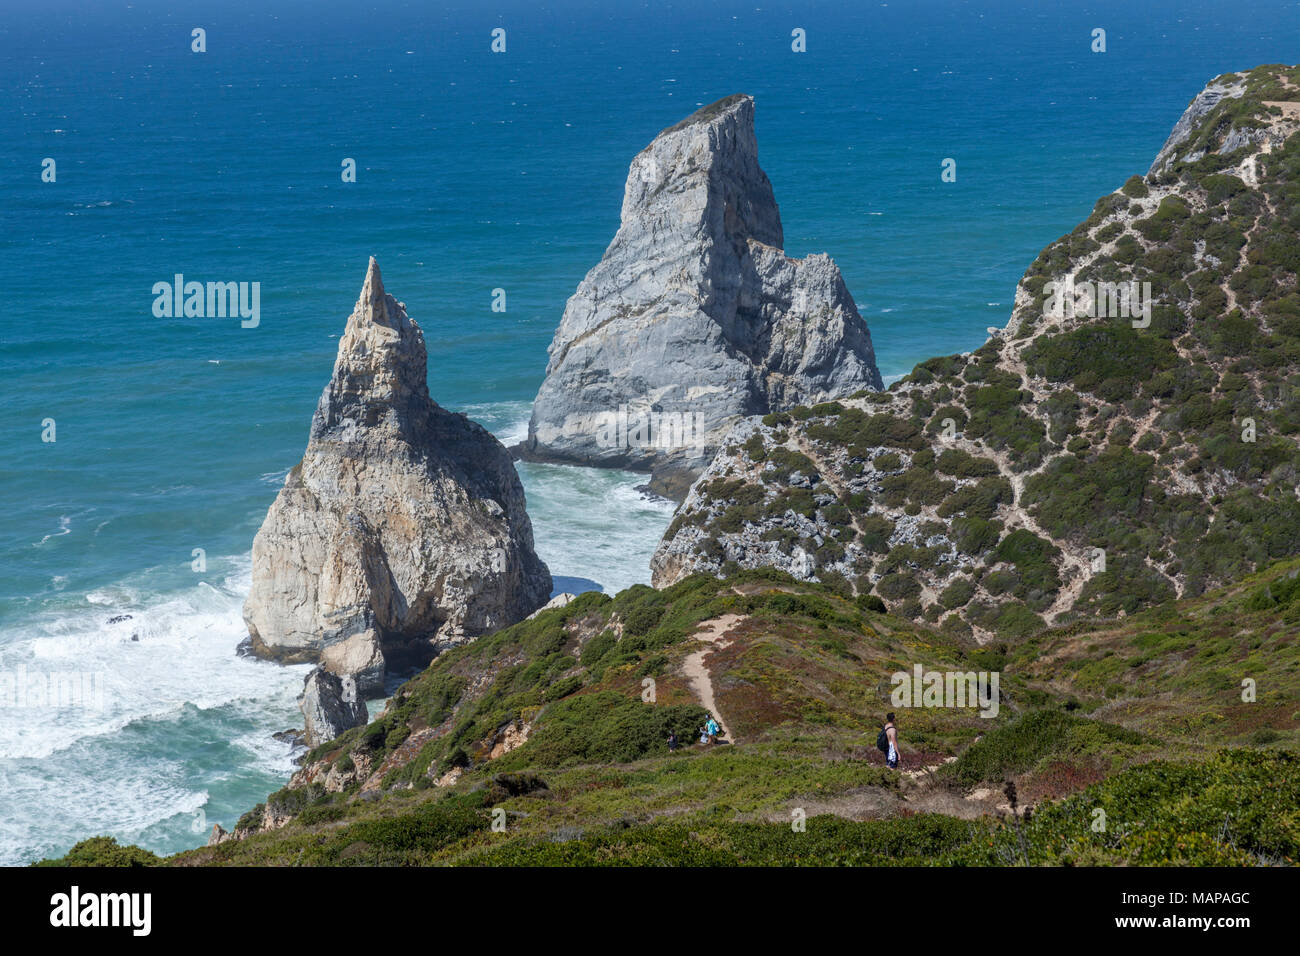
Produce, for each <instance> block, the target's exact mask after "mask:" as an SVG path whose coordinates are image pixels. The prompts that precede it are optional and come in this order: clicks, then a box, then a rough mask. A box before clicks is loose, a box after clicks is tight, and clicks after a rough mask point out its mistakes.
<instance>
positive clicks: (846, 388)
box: [521, 94, 881, 497]
mask: <svg viewBox="0 0 1300 956" xmlns="http://www.w3.org/2000/svg"><path fill="white" fill-rule="evenodd" d="M783 245H784V237H783V235H782V231H781V217H780V213H779V211H778V209H777V205H776V199H775V197H774V196H773V194H772V185H771V183H770V182H769V181H768V179H767V176H766V175H765V174H764V173H763V170H762V169H761V168H759V165H758V145H757V141H756V140H755V136H754V101H753V100H752V99H751V98H750V97H748V96H744V95H739V94H737V95H735V96H730V97H727V98H726V99H723V100H720V101H718V102H717V103H714V104H712V105H710V106H707V107H704V108H703V109H701V110H699V111H698V112H696V113H694V114H693V115H691V116H690V117H688V118H687V119H685V120H683V121H682V122H680V123H678V124H677V125H676V126H673V127H671V128H670V129H666V130H664V131H663V132H662V133H660V134H659V135H658V136H657V137H656V138H655V140H654V141H653V142H652V143H651V144H650V145H649V146H647V147H646V148H645V149H644V150H642V151H641V152H640V153H639V154H637V156H636V157H635V158H634V159H633V161H632V165H631V168H630V170H629V172H628V177H627V185H626V188H625V191H624V196H623V209H622V221H621V225H620V226H619V230H618V233H617V234H616V235H615V236H614V240H613V242H611V243H610V245H609V248H608V249H607V250H606V251H605V255H604V257H603V258H602V259H601V261H600V263H599V264H597V265H596V267H595V268H594V269H592V270H591V272H589V273H588V274H587V276H586V278H584V279H583V280H582V282H581V284H580V285H579V286H578V289H577V291H576V292H575V293H574V295H573V296H572V298H570V299H569V302H568V305H567V307H566V308H565V310H564V316H563V319H562V320H561V322H560V326H559V328H558V329H557V330H556V333H555V338H554V340H553V341H552V343H551V346H550V350H549V354H550V361H549V364H548V365H547V370H546V379H545V381H544V382H543V384H542V387H541V389H540V391H539V392H538V394H537V400H536V402H535V403H534V405H533V414H532V420H531V422H530V423H529V428H528V439H527V441H526V442H525V443H524V444H523V446H522V448H521V451H522V453H523V454H524V455H525V457H529V458H533V459H537V460H552V461H567V462H576V463H583V464H590V465H599V466H607V467H617V468H628V469H633V470H646V471H651V472H653V474H654V482H653V484H655V485H656V486H657V487H659V488H660V489H661V490H665V491H667V492H669V493H674V494H675V495H676V496H677V497H680V496H681V495H682V494H684V492H685V488H686V486H687V485H688V484H689V481H690V480H691V479H693V478H694V477H695V476H696V475H698V474H699V472H700V470H701V469H702V468H703V467H704V466H705V465H707V464H708V462H709V460H710V458H711V457H712V455H713V453H714V452H715V451H716V449H717V447H718V444H719V441H720V439H721V437H722V435H723V434H724V433H725V431H726V429H727V428H728V427H729V426H730V425H731V424H733V423H734V422H735V421H736V419H737V418H738V417H740V416H744V415H753V414H765V413H767V412H770V411H774V410H779V409H785V408H789V407H792V406H794V405H798V404H800V403H803V402H817V401H822V400H825V399H828V398H834V397H840V396H845V395H849V394H852V393H854V392H857V391H859V390H862V389H864V388H880V387H881V381H880V373H879V372H878V371H877V369H876V364H875V355H874V352H873V351H872V348H871V336H870V333H869V332H868V331H867V326H866V323H865V322H864V321H863V320H862V317H861V316H860V315H859V314H858V311H857V308H856V307H855V305H854V303H853V299H852V297H851V296H850V295H849V292H848V290H847V289H846V288H845V285H844V280H843V279H842V278H841V276H840V271H839V269H838V268H837V267H836V266H835V263H834V262H832V261H831V260H830V258H829V257H827V256H825V255H811V256H808V257H807V258H805V259H791V258H788V257H787V256H786V255H785V254H784V253H783V252H782V247H783Z"/></svg>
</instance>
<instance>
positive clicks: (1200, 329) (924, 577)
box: [653, 66, 1300, 641]
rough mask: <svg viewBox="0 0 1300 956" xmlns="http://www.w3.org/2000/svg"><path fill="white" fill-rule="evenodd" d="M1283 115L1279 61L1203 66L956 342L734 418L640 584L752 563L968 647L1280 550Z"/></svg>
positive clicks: (1188, 582) (1292, 172)
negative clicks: (998, 326)
mask: <svg viewBox="0 0 1300 956" xmlns="http://www.w3.org/2000/svg"><path fill="white" fill-rule="evenodd" d="M1297 128H1300V68H1295V67H1281V66H1268V67H1260V68H1258V69H1256V70H1252V71H1250V72H1249V73H1244V74H1228V75H1227V76H1224V77H1220V78H1218V79H1217V80H1215V81H1214V82H1213V83H1211V85H1210V87H1209V88H1208V89H1207V91H1206V92H1205V93H1203V94H1201V96H1198V97H1197V99H1196V100H1195V101H1193V103H1192V105H1191V106H1190V107H1189V108H1188V110H1187V113H1186V114H1185V115H1184V117H1183V119H1182V120H1180V122H1179V124H1178V126H1177V127H1176V128H1175V132H1174V134H1173V135H1172V136H1171V137H1170V141H1169V142H1168V143H1167V144H1166V146H1165V148H1164V149H1163V150H1162V151H1161V154H1160V156H1159V157H1158V159H1157V162H1156V163H1155V164H1153V167H1152V169H1151V171H1150V172H1148V174H1147V175H1146V176H1145V177H1141V176H1134V177H1132V178H1131V179H1129V180H1128V182H1126V183H1125V184H1124V185H1123V186H1122V188H1120V189H1118V190H1116V191H1115V192H1114V193H1112V194H1110V195H1108V196H1105V197H1103V198H1102V199H1101V200H1100V201H1099V202H1098V203H1097V205H1096V208H1095V209H1094V211H1093V213H1092V215H1091V216H1090V217H1089V218H1088V219H1087V220H1086V221H1085V222H1083V223H1081V224H1080V225H1079V226H1078V227H1077V228H1076V229H1075V230H1074V231H1073V232H1071V233H1070V234H1069V235H1067V236H1064V237H1062V238H1061V239H1060V240H1058V241H1057V242H1055V243H1053V244H1052V245H1050V246H1048V247H1047V248H1046V249H1045V250H1043V252H1042V253H1041V254H1040V255H1039V257H1038V258H1037V259H1036V260H1035V261H1034V263H1033V264H1032V265H1031V266H1030V267H1029V269H1028V270H1027V272H1026V273H1025V276H1024V278H1023V279H1022V280H1021V281H1020V283H1019V286H1018V288H1017V291H1016V304H1015V308H1014V311H1013V313H1012V315H1011V318H1010V321H1009V322H1008V324H1007V326H1006V328H1004V329H1002V330H1000V331H998V332H997V333H996V334H994V335H993V336H992V337H991V338H990V339H989V340H988V342H986V343H985V344H984V345H983V346H982V347H981V348H979V349H977V350H976V351H974V352H972V353H967V354H961V355H952V356H945V357H940V358H935V359H931V360H930V361H927V362H924V363H922V364H921V365H918V366H917V367H916V368H915V369H914V370H913V372H912V373H911V374H910V375H908V376H907V377H906V378H904V379H903V380H901V381H899V382H897V383H895V384H894V385H892V386H891V387H890V389H889V390H888V391H886V392H882V393H866V392H863V393H859V394H858V395H856V396H855V397H853V398H850V399H845V400H842V401H837V402H829V403H823V404H820V405H814V406H812V407H802V408H796V409H793V410H791V411H789V412H786V413H779V414H772V415H768V416H766V417H763V418H751V419H747V420H746V421H744V422H742V423H740V424H738V425H737V426H736V427H735V428H734V429H733V431H732V432H731V433H730V434H729V435H728V438H727V440H726V441H725V442H724V448H723V451H722V452H721V453H720V454H719V455H718V456H717V458H715V459H714V461H713V463H712V464H711V465H710V467H709V468H708V470H707V471H706V472H705V473H704V474H703V475H702V476H701V478H700V479H699V480H698V481H697V482H696V484H695V485H694V486H693V488H692V490H691V492H690V494H689V495H688V497H687V499H686V501H685V502H684V503H683V504H682V506H681V507H680V508H679V510H678V513H677V515H676V517H675V518H674V521H673V523H672V525H671V527H670V528H669V530H668V532H667V534H666V535H665V537H664V540H663V542H662V543H661V545H660V548H659V550H658V552H657V553H656V555H655V558H654V562H653V567H654V572H655V574H654V581H655V584H656V585H657V586H663V585H666V584H670V583H672V582H673V581H676V580H679V579H680V578H682V577H683V576H685V575H688V574H691V573H695V572H707V573H715V574H722V573H727V572H728V571H730V570H731V569H733V568H752V567H760V566H773V567H777V568H781V569H782V570H785V571H787V572H789V573H791V574H793V575H794V576H795V577H797V578H799V579H801V580H818V581H822V582H826V583H829V584H832V585H834V586H836V587H838V588H840V589H842V590H844V591H845V593H850V594H852V593H857V594H865V593H868V592H874V593H876V594H878V595H880V596H881V597H883V599H884V600H885V601H886V602H887V604H888V605H889V607H890V609H891V611H894V612H896V613H897V614H898V615H900V616H902V617H908V618H913V619H918V620H926V621H929V622H932V623H939V624H940V626H941V627H943V628H944V629H946V630H948V631H950V632H952V633H954V634H970V635H973V636H975V637H976V638H977V639H979V640H981V641H988V640H994V639H1005V638H1017V637H1023V636H1025V635H1027V634H1031V633H1033V632H1035V631H1038V630H1040V629H1041V628H1042V627H1043V626H1044V625H1045V624H1047V623H1064V622H1067V621H1069V620H1071V619H1072V618H1075V617H1077V616H1079V615H1080V614H1087V615H1104V616H1110V617H1115V616H1122V615H1125V614H1132V613H1133V612H1134V611H1136V610H1138V609H1139V608H1141V607H1145V606H1150V605H1153V604H1157V603H1159V602H1162V601H1166V600H1168V599H1170V598H1175V597H1194V596H1196V595H1199V594H1201V593H1203V592H1204V591H1205V590H1206V589H1207V588H1210V587H1213V586H1214V585H1216V584H1222V583H1227V582H1230V581H1233V580H1235V579H1237V578H1239V577H1240V576H1242V575H1243V574H1246V573H1248V572H1250V571H1252V570H1254V569H1256V568H1260V567H1264V566H1266V565H1267V564H1268V563H1269V562H1271V561H1274V560H1278V559H1280V558H1283V557H1286V556H1289V555H1292V554H1295V553H1297V550H1298V549H1300V500H1298V499H1297V485H1300V446H1297V441H1296V439H1297V434H1298V433H1300V389H1298V387H1297V386H1298V385H1300V379H1298V378H1297V371H1298V369H1300V293H1298V291H1297V272H1300V242H1298V241H1297V232H1298V231H1300V137H1296V136H1295V135H1294V133H1295V131H1296V129H1297ZM1050 283H1056V284H1057V285H1056V286H1055V287H1054V286H1053V285H1050ZM1065 283H1073V285H1072V287H1068V288H1070V289H1071V291H1072V293H1073V294H1067V295H1065V296H1062V295H1060V290H1061V289H1063V288H1067V287H1066V286H1065V285H1064V284H1065ZM1085 283H1098V284H1100V283H1111V284H1114V287H1112V288H1107V287H1104V286H1101V285H1097V286H1096V287H1095V288H1094V289H1093V290H1092V292H1091V294H1085V292H1084V290H1085V289H1087V286H1086V285H1085ZM1130 283H1136V286H1130ZM1144 284H1149V290H1150V298H1149V299H1147V298H1146V297H1145V296H1144V294H1143V290H1144ZM1130 289H1132V291H1134V292H1136V295H1135V296H1132V297H1130V298H1129V299H1128V300H1127V301H1125V300H1124V299H1122V298H1121V295H1122V294H1126V293H1127V292H1128V291H1129V290H1130ZM1145 306H1149V308H1146V307H1145Z"/></svg>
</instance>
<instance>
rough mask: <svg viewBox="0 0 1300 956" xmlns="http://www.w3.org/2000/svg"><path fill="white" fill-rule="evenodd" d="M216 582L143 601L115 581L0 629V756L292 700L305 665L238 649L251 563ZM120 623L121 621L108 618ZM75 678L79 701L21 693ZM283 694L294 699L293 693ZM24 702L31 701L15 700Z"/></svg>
mask: <svg viewBox="0 0 1300 956" xmlns="http://www.w3.org/2000/svg"><path fill="white" fill-rule="evenodd" d="M227 560H232V561H233V562H234V563H235V565H236V571H235V572H233V573H232V574H231V575H230V576H228V577H227V578H226V579H225V580H222V581H218V582H217V583H215V584H212V583H208V582H197V583H196V584H194V585H193V586H191V587H189V588H187V589H185V590H184V591H182V592H180V593H174V594H165V595H151V596H148V597H141V595H139V593H138V592H136V591H135V589H134V588H132V587H129V586H115V587H112V588H103V589H99V590H96V591H92V592H91V593H89V594H87V595H86V601H87V604H88V605H89V606H84V607H81V608H76V607H73V608H62V609H60V610H58V611H51V612H47V613H46V614H44V615H43V616H40V617H37V618H34V619H29V620H28V621H27V622H25V623H24V624H23V625H21V626H20V628H19V629H18V630H17V631H10V632H7V633H4V634H0V674H6V675H12V679H10V678H6V684H4V685H3V689H4V690H5V694H6V695H7V696H6V699H4V700H0V758H45V757H49V756H50V755H52V754H55V753H58V752H59V751H62V750H65V749H66V748H68V747H70V746H72V745H73V744H75V743H77V742H78V741H81V740H84V739H86V738H89V737H99V736H102V735H105V734H111V733H114V732H115V731H118V730H121V729H122V728H124V727H126V726H128V725H130V724H131V723H133V722H136V721H140V720H147V719H156V718H165V717H169V716H174V715H175V714H176V713H177V712H178V711H180V710H181V709H183V708H184V707H186V706H192V707H197V708H198V709H199V710H209V709H213V708H217V707H221V706H224V705H228V704H231V703H233V702H237V701H246V700H268V699H274V700H279V701H281V702H283V701H285V700H290V701H291V700H292V699H293V697H295V696H296V692H297V690H298V689H299V688H300V687H301V681H302V675H303V674H304V673H305V672H306V671H307V670H308V669H309V668H308V667H307V665H298V666H296V667H282V666H280V665H278V664H269V663H266V662H263V661H256V660H251V659H249V658H245V657H239V656H237V655H236V653H235V650H236V648H237V647H238V645H239V643H240V642H241V641H242V640H243V639H244V638H245V637H246V636H247V629H246V628H245V626H244V623H243V615H242V605H243V599H244V595H246V594H247V592H248V586H249V580H250V577H249V567H250V562H249V559H248V558H247V557H245V558H240V559H227ZM110 620H113V621H114V623H111V624H110V623H108V622H109V621H110ZM59 679H63V680H74V681H75V682H76V683H75V686H77V687H78V688H79V689H80V691H81V695H82V696H83V698H84V699H81V700H78V701H77V704H78V705H77V706H64V707H51V706H26V705H28V704H33V703H39V702H40V697H39V696H35V697H33V696H30V695H29V694H25V693H24V692H23V691H21V690H19V689H18V684H19V682H20V681H21V682H23V685H22V686H24V687H28V686H33V687H35V688H37V689H39V688H47V687H49V686H50V683H51V681H55V680H59ZM286 695H289V696H288V697H286ZM15 705H24V706H15Z"/></svg>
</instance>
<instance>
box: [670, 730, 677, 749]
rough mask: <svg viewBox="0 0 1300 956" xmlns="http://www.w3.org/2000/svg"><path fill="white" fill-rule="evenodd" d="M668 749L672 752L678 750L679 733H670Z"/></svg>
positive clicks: (671, 731)
mask: <svg viewBox="0 0 1300 956" xmlns="http://www.w3.org/2000/svg"><path fill="white" fill-rule="evenodd" d="M668 749H669V750H670V751H672V750H676V749H677V731H675V730H670V731H668Z"/></svg>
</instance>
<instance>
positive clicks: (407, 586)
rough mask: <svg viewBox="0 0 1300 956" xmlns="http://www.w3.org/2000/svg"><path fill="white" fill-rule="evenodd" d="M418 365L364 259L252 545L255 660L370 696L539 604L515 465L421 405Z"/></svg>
mask: <svg viewBox="0 0 1300 956" xmlns="http://www.w3.org/2000/svg"><path fill="white" fill-rule="evenodd" d="M426 361H427V355H426V351H425V345H424V336H423V334H422V333H421V331H420V328H419V326H418V325H416V324H415V322H414V321H412V320H411V319H410V318H409V317H408V316H407V314H406V309H405V307H404V306H403V305H402V304H401V303H399V302H398V301H397V300H395V299H394V298H393V297H392V296H391V295H388V294H387V293H385V291H384V287H383V282H382V279H381V278H380V274H379V266H378V264H377V263H376V262H375V260H374V259H371V260H370V266H369V270H368V271H367V274H366V278H365V284H364V286H363V288H362V290H361V298H360V299H359V300H358V301H357V305H356V308H355V309H354V310H353V313H352V316H351V317H350V318H349V319H348V323H347V328H346V330H345V332H344V334H343V336H342V338H341V339H340V340H339V352H338V359H337V361H336V362H335V365H334V375H333V377H332V378H331V379H330V382H329V384H328V385H327V386H326V387H325V391H324V393H323V394H322V395H321V398H320V402H319V404H318V405H317V407H316V414H315V416H314V418H313V419H312V424H311V436H310V439H309V441H308V444H307V450H306V453H305V454H304V456H303V460H302V462H301V463H300V464H299V465H298V466H296V467H295V468H294V469H293V470H292V471H291V472H290V473H289V476H288V478H287V479H286V480H285V484H284V487H283V488H282V489H281V491H280V494H279V495H278V496H277V498H276V500H275V502H274V503H273V504H272V505H271V508H270V511H269V512H268V513H267V516H266V521H265V522H264V523H263V525H262V528H261V530H260V531H258V533H257V537H256V538H255V539H254V541H253V586H252V591H251V593H250V594H249V597H248V601H247V603H246V604H245V607H244V619H245V621H246V622H247V624H248V630H249V634H250V635H251V638H252V642H251V643H252V649H253V651H254V653H257V654H259V655H261V656H265V657H271V658H276V659H281V660H285V661H295V662H296V661H317V660H319V661H320V662H321V663H322V664H323V665H324V666H325V668H326V669H327V670H329V671H331V672H333V673H335V674H339V675H343V674H352V675H355V676H356V679H357V683H358V687H359V690H360V692H361V693H370V692H373V691H375V690H377V689H378V688H380V687H381V686H382V680H383V673H384V667H385V659H386V658H388V659H394V658H396V659H402V660H404V661H405V660H408V659H409V660H410V661H411V662H418V661H422V660H427V659H428V658H429V657H430V656H432V654H433V653H435V652H436V651H437V650H438V649H440V648H442V647H445V646H448V645H452V644H457V643H460V642H463V641H465V640H467V639H469V638H471V637H474V636H476V635H478V634H482V633H484V632H487V631H491V630H495V629H497V628H500V627H505V626H507V625H509V624H512V623H514V622H515V621H518V620H521V619H522V618H524V617H526V616H527V615H528V614H529V613H530V612H531V611H533V610H534V609H536V608H537V607H539V606H540V605H541V604H542V603H544V602H545V601H546V599H547V597H548V596H549V594H550V588H551V577H550V573H549V571H548V570H547V568H546V565H545V564H543V563H542V562H541V561H540V560H539V559H538V557H537V555H536V554H535V553H534V551H533V534H532V526H531V524H530V522H529V520H528V514H527V512H526V511H525V502H524V492H523V488H522V486H521V485H520V483H519V478H518V475H517V474H516V473H515V469H514V465H513V463H512V462H511V460H510V456H509V453H508V452H507V451H506V450H505V448H504V447H503V446H502V445H501V443H500V442H498V441H497V440H496V439H495V438H494V437H492V435H490V434H489V433H488V432H487V431H486V430H485V429H483V428H482V427H480V426H479V425H477V424H475V423H474V422H472V421H470V420H469V419H467V418H466V417H465V416H464V415H458V414H452V413H451V412H448V411H446V410H445V409H443V408H441V407H439V406H438V404H437V403H435V402H434V401H433V400H432V399H431V398H430V397H429V391H428V386H427V383H426Z"/></svg>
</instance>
